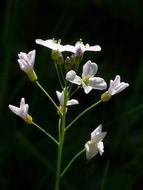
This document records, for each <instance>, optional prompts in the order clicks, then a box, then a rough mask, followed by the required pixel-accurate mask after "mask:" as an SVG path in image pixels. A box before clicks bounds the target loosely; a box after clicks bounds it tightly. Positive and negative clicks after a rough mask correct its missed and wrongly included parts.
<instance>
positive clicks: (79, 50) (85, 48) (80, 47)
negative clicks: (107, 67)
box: [65, 41, 101, 56]
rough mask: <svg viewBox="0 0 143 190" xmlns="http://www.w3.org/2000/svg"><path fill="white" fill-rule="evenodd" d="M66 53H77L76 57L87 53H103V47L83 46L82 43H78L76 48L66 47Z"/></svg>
mask: <svg viewBox="0 0 143 190" xmlns="http://www.w3.org/2000/svg"><path fill="white" fill-rule="evenodd" d="M65 49H66V51H69V52H72V53H75V54H76V55H78V56H80V55H82V54H83V53H84V52H85V51H101V47H100V46H99V45H94V46H90V45H89V44H85V45H84V44H83V42H82V41H78V42H76V44H75V46H72V45H66V46H65Z"/></svg>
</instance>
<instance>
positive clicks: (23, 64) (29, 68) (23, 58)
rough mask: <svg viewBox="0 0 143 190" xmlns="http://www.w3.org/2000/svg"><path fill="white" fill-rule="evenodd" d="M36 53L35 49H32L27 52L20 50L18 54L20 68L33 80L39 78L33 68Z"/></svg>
mask: <svg viewBox="0 0 143 190" xmlns="http://www.w3.org/2000/svg"><path fill="white" fill-rule="evenodd" d="M35 55H36V51H35V50H33V51H30V52H29V53H27V54H26V53H24V52H20V53H19V54H18V60H17V61H18V63H19V66H20V69H21V70H22V71H24V72H25V73H26V74H27V75H28V77H29V79H30V80H31V81H35V80H37V76H36V73H35V71H34V69H33V67H34V63H35Z"/></svg>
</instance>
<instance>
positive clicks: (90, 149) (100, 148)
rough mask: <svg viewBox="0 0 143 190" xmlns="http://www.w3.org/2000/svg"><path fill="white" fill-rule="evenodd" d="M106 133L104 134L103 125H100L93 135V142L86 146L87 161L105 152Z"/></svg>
mask: <svg viewBox="0 0 143 190" xmlns="http://www.w3.org/2000/svg"><path fill="white" fill-rule="evenodd" d="M106 134H107V133H106V132H102V125H101V124H100V125H99V126H98V127H97V128H96V129H95V130H94V131H93V132H92V133H91V140H90V141H88V142H87V143H86V144H85V150H86V159H91V158H93V157H94V156H96V154H97V153H98V152H99V154H100V155H102V154H103V152H104V145H103V142H102V140H103V139H104V137H105V135H106Z"/></svg>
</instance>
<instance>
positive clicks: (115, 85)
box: [101, 75, 129, 102]
mask: <svg viewBox="0 0 143 190" xmlns="http://www.w3.org/2000/svg"><path fill="white" fill-rule="evenodd" d="M128 86H129V84H128V83H125V82H120V76H119V75H116V77H115V79H114V81H113V80H110V85H109V89H108V91H106V92H105V93H103V94H102V95H101V100H102V101H103V102H106V101H108V100H109V99H110V98H111V97H112V96H113V95H115V94H118V93H119V92H121V91H123V90H124V89H125V88H127V87H128Z"/></svg>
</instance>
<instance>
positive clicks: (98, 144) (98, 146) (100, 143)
mask: <svg viewBox="0 0 143 190" xmlns="http://www.w3.org/2000/svg"><path fill="white" fill-rule="evenodd" d="M97 148H98V150H99V154H100V156H101V155H102V154H103V152H104V144H103V142H102V141H100V142H98V143H97Z"/></svg>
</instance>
